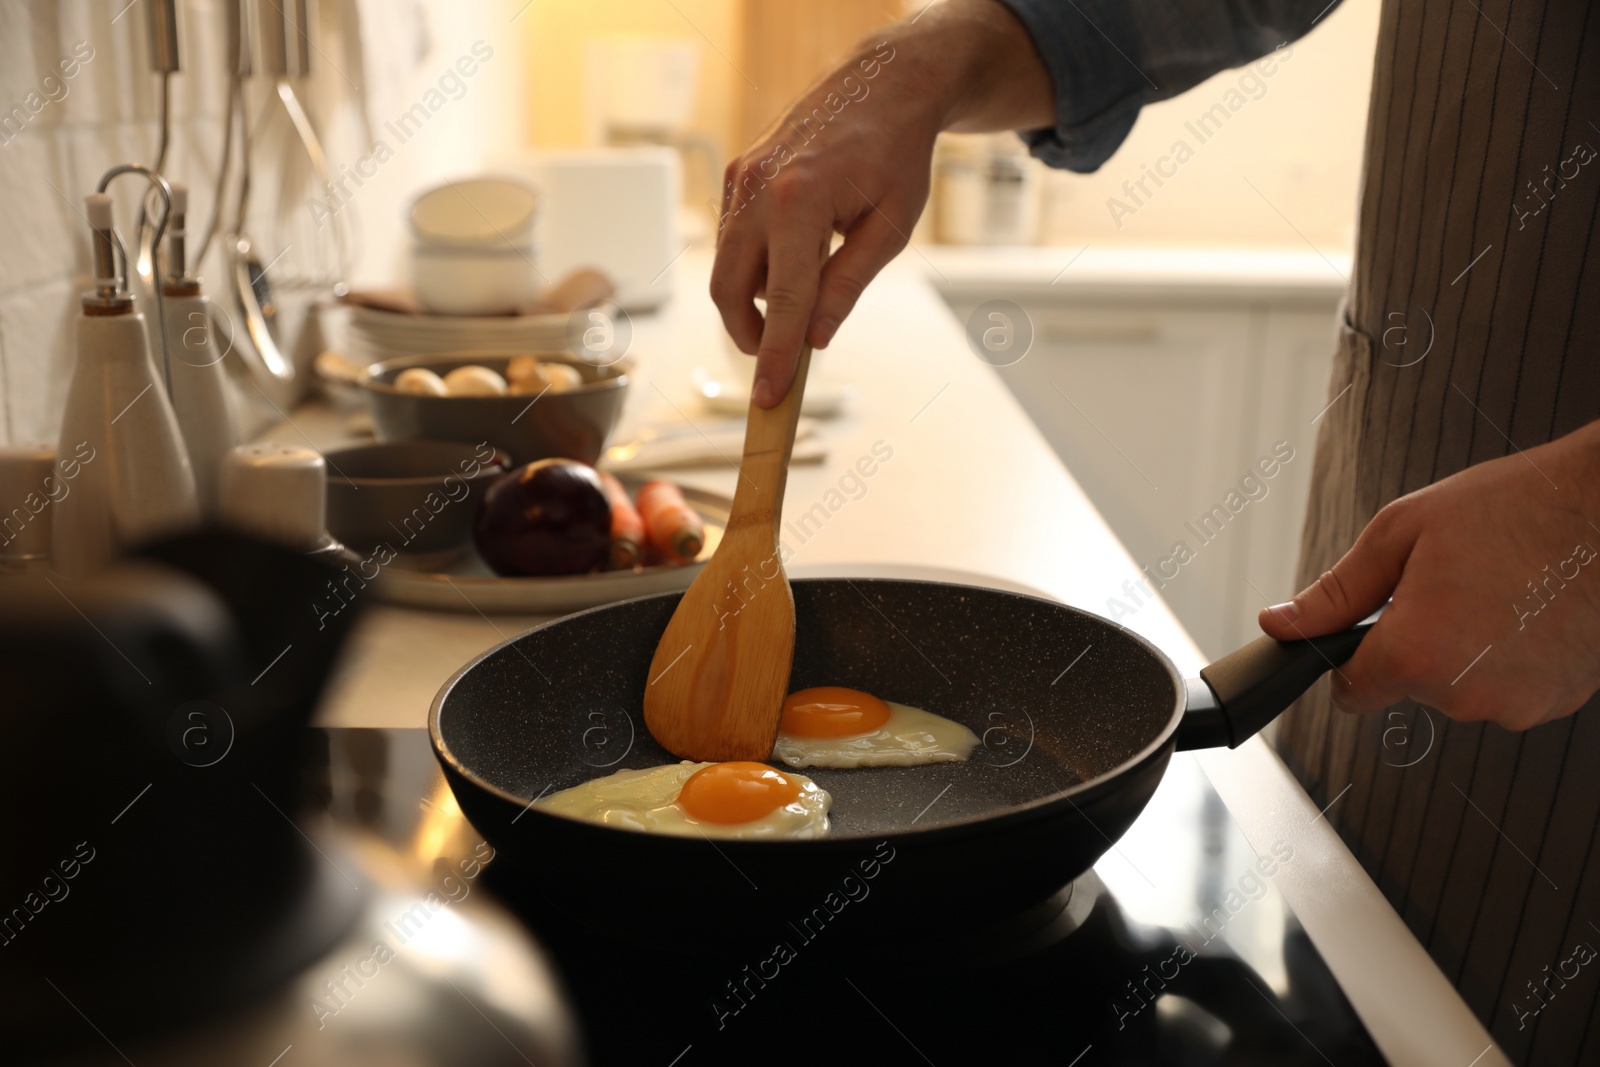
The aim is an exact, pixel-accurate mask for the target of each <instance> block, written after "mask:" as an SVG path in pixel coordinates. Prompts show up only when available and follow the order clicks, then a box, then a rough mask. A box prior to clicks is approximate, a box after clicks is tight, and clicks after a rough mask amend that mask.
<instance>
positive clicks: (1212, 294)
mask: <svg viewBox="0 0 1600 1067" xmlns="http://www.w3.org/2000/svg"><path fill="white" fill-rule="evenodd" d="M945 280H946V282H947V283H949V284H945V285H943V286H941V289H942V291H943V293H944V295H945V297H946V299H947V301H948V302H949V303H950V304H951V307H952V308H953V310H954V311H955V312H956V315H957V317H958V318H960V319H961V320H962V321H963V322H965V321H967V319H968V317H969V316H970V315H971V314H972V313H973V312H974V310H975V309H976V308H977V307H978V306H979V305H980V304H982V303H984V302H985V301H989V300H997V299H998V300H1009V301H1012V302H1014V303H1015V304H1016V305H1018V306H1019V307H1021V308H1022V309H1023V311H1024V312H1025V313H1026V315H1027V317H1028V320H1029V321H1031V323H1032V327H1033V331H1034V342H1033V347H1032V348H1031V349H1030V350H1029V352H1028V354H1027V355H1026V356H1025V357H1024V358H1023V359H1021V360H1020V361H1018V362H1016V363H1014V364H1012V365H1010V366H1006V367H1000V368H997V373H998V374H999V375H1000V377H1001V379H1002V380H1003V381H1004V382H1005V383H1006V384H1007V385H1008V386H1009V387H1010V388H1011V390H1012V391H1013V393H1014V394H1015V395H1016V397H1017V399H1018V400H1019V401H1020V402H1021V404H1022V406H1023V407H1024V408H1025V409H1026V410H1027V412H1028V414H1029V415H1030V416H1031V417H1032V419H1033V420H1034V422H1035V423H1036V424H1037V425H1038V427H1039V429H1040V431H1041V432H1042V433H1043V435H1044V436H1045V438H1046V439H1047V440H1048V441H1049V442H1050V444H1051V445H1052V446H1053V447H1054V448H1055V450H1056V452H1057V453H1058V454H1059V455H1060V457H1061V459H1062V462H1063V463H1064V464H1065V465H1066V467H1067V469H1068V470H1070V471H1071V472H1072V474H1073V476H1074V477H1076V478H1077V480H1078V482H1079V483H1080V484H1081V485H1082V486H1083V488H1084V490H1085V491H1086V492H1087V493H1088V494H1089V497H1090V499H1092V500H1093V501H1094V503H1095V506H1096V507H1097V508H1099V509H1100V511H1101V513H1102V514H1103V515H1104V516H1105V518H1106V520H1107V521H1108V522H1109V523H1110V525H1111V527H1112V529H1113V530H1115V531H1116V532H1117V534H1118V536H1119V537H1120V538H1121V539H1122V541H1123V543H1124V545H1126V547H1127V549H1128V551H1129V553H1130V554H1131V555H1132V556H1133V557H1134V559H1135V560H1136V561H1137V563H1138V564H1140V565H1141V566H1142V567H1148V568H1149V571H1150V572H1152V573H1154V574H1157V575H1158V576H1163V577H1164V578H1165V585H1164V587H1163V588H1161V589H1160V595H1161V596H1162V597H1164V598H1165V599H1166V601H1167V603H1168V604H1169V605H1171V607H1172V609H1173V611H1174V612H1175V613H1176V614H1177V616H1178V618H1179V619H1180V620H1181V621H1182V623H1183V624H1184V626H1185V627H1186V628H1187V629H1188V631H1189V632H1190V634H1192V635H1193V637H1194V639H1195V641H1196V642H1197V643H1198V644H1199V645H1200V647H1201V649H1202V650H1203V651H1204V652H1205V653H1206V654H1207V655H1208V656H1217V655H1219V654H1221V653H1224V652H1227V651H1229V650H1230V649H1232V648H1234V647H1237V646H1238V645H1240V644H1242V643H1244V642H1245V641H1248V640H1250V639H1251V638H1253V637H1254V636H1256V635H1258V634H1259V630H1258V629H1257V628H1256V625H1255V613H1256V611H1257V610H1258V609H1259V608H1260V607H1262V606H1263V605H1264V604H1266V603H1269V602H1276V601H1278V600H1282V599H1284V598H1285V597H1287V596H1288V595H1290V594H1291V593H1292V592H1294V572H1295V565H1296V558H1297V555H1298V551H1299V543H1300V528H1301V524H1302V520H1303V516H1304V514H1305V505H1306V498H1307V495H1308V492H1309V487H1310V476H1311V458H1312V451H1313V445H1314V443H1315V439H1316V426H1315V425H1313V424H1312V420H1313V419H1314V418H1316V417H1317V415H1318V414H1319V412H1320V411H1321V410H1322V408H1323V405H1324V404H1325V403H1326V391H1327V378H1328V371H1329V366H1330V364H1331V359H1332V353H1333V339H1334V322H1335V314H1336V309H1337V304H1338V290H1339V286H1338V285H1336V284H1333V283H1332V282H1328V283H1324V284H1323V285H1322V286H1321V291H1316V287H1312V291H1307V287H1306V286H1304V285H1297V286H1286V287H1285V289H1284V291H1282V292H1275V291H1274V290H1273V288H1272V286H1271V285H1270V284H1267V285H1262V284H1260V283H1259V280H1258V281H1257V283H1256V284H1252V285H1249V286H1240V287H1238V289H1237V290H1230V289H1229V288H1228V287H1227V286H1225V285H1222V286H1218V285H1208V286H1206V287H1204V288H1203V289H1189V290H1182V289H1177V288H1174V287H1171V286H1165V287H1164V286H1150V285H1140V284H1138V281H1137V280H1136V279H1130V280H1129V281H1128V282H1127V283H1126V284H1123V285H1115V284H1112V285H1108V284H1095V285H1092V286H1090V285H1083V286H1080V287H1072V288H1069V287H1063V286H1040V285H1038V284H1007V283H1006V282H1005V281H1004V280H1000V281H998V282H996V283H989V284H986V283H985V281H984V280H983V279H981V278H979V277H973V276H968V277H964V278H962V280H960V281H951V279H949V278H948V277H947V278H946V279H945ZM1334 281H1335V282H1336V281H1337V279H1334ZM1290 455H1292V458H1289V459H1287V460H1285V459H1284V458H1283V457H1285V456H1290ZM1263 461H1265V463H1266V466H1267V469H1269V470H1272V471H1273V474H1272V476H1271V477H1264V476H1263V475H1262V473H1261V471H1260V469H1258V464H1259V463H1262V462H1263ZM1230 493H1232V494H1234V495H1232V496H1230ZM1207 516H1210V519H1209V521H1207V518H1206V517H1207ZM1180 545H1182V546H1184V547H1186V548H1187V555H1185V553H1184V552H1183V551H1182V550H1180V549H1179V546H1180ZM1185 560H1186V561H1185ZM1127 577H1128V579H1129V580H1135V579H1139V578H1142V577H1144V576H1143V575H1141V574H1137V573H1130V574H1129V575H1128V576H1127ZM1111 584H1119V583H1111ZM1150 585H1151V588H1154V583H1150ZM1135 594H1136V595H1129V596H1124V597H1120V598H1117V599H1118V600H1119V601H1120V604H1121V607H1120V608H1119V606H1118V604H1116V603H1112V602H1110V601H1108V602H1107V603H1106V604H1089V605H1083V606H1085V607H1089V608H1091V609H1093V610H1096V611H1100V612H1102V613H1104V614H1107V615H1111V616H1112V617H1119V615H1120V616H1121V617H1126V616H1125V615H1122V614H1121V613H1122V612H1124V611H1129V612H1132V611H1137V610H1138V607H1139V602H1138V599H1137V597H1142V596H1143V594H1142V593H1138V591H1137V590H1135Z"/></svg>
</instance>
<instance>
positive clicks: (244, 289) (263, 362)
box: [228, 0, 294, 382]
mask: <svg viewBox="0 0 1600 1067" xmlns="http://www.w3.org/2000/svg"><path fill="white" fill-rule="evenodd" d="M242 3H243V0H232V5H233V6H234V8H235V9H236V11H238V10H242V7H241V5H242ZM273 3H274V0H262V3H261V5H260V7H261V8H262V9H263V10H262V11H261V17H260V19H259V21H258V22H257V35H258V38H259V42H260V45H261V64H262V67H263V70H264V73H266V74H267V75H269V76H271V77H273V78H274V79H276V78H278V77H281V76H283V75H284V74H286V73H287V71H288V59H287V55H286V52H285V41H284V34H283V20H282V18H281V17H278V16H277V15H276V14H275V9H274V8H273V6H272V5H273ZM269 15H271V16H272V17H270V18H269V17H268V16H269ZM239 23H240V27H241V30H240V32H241V35H242V34H243V32H244V31H243V25H244V20H243V18H242V17H241V18H240V19H239ZM252 73H254V67H253V65H252V63H251V58H250V49H249V48H248V47H247V46H246V45H245V44H244V43H243V41H242V38H241V45H240V48H239V54H238V63H237V65H236V66H235V68H234V82H235V90H236V91H235V93H234V95H235V98H236V100H237V111H236V119H237V121H238V123H239V125H240V127H241V129H242V131H243V136H242V139H241V141H240V148H239V200H238V205H237V207H236V208H235V210H234V219H233V232H232V233H231V234H230V235H229V239H228V247H229V258H230V260H231V262H232V266H233V293H234V299H235V300H236V301H237V303H238V306H239V310H240V311H241V312H242V313H243V315H244V320H245V330H246V332H247V333H248V334H249V337H250V344H249V345H247V346H246V345H242V346H240V347H239V351H240V352H241V353H246V354H247V358H250V361H251V363H252V364H253V367H252V369H253V370H255V371H256V372H257V373H258V374H260V375H262V376H264V377H266V378H268V379H274V378H275V379H277V380H279V381H284V382H287V381H291V380H293V378H294V366H293V365H292V364H291V363H290V362H289V361H288V360H287V359H285V358H284V357H283V352H282V350H281V349H280V348H279V346H278V337H277V313H278V309H277V305H276V304H275V303H274V302H273V297H272V285H271V282H270V281H269V280H268V278H267V272H266V267H265V266H263V265H262V262H261V259H260V257H259V256H257V254H256V250H255V244H254V242H252V241H251V239H250V238H249V236H247V234H246V233H245V220H246V218H247V217H248V215H249V212H250V171H251V161H250V160H251V142H252V141H253V140H254V136H255V134H254V133H253V132H252V131H251V129H250V126H249V122H248V118H247V116H246V114H245V107H246V104H245V98H244V82H245V79H246V78H247V77H249V76H250V75H251V74H252ZM251 357H253V358H251Z"/></svg>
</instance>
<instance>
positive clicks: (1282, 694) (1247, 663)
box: [1178, 604, 1389, 751]
mask: <svg viewBox="0 0 1600 1067" xmlns="http://www.w3.org/2000/svg"><path fill="white" fill-rule="evenodd" d="M1388 606H1389V605H1388V604H1385V605H1383V607H1381V608H1379V609H1378V610H1377V611H1375V612H1373V613H1372V614H1371V615H1369V616H1367V617H1366V618H1365V619H1362V620H1361V621H1360V622H1358V623H1357V624H1356V625H1355V626H1353V627H1351V628H1350V629H1348V630H1344V631H1342V632H1340V633H1336V634H1328V635H1326V636H1324V637H1313V638H1309V639H1307V640H1304V641H1278V640H1275V639H1274V638H1271V637H1260V638H1257V639H1256V640H1254V641H1252V642H1250V643H1249V644H1248V645H1245V646H1244V647H1243V648H1241V649H1239V650H1238V651H1236V652H1230V653H1228V654H1227V655H1226V656H1223V657H1222V658H1221V659H1219V660H1217V661H1216V662H1215V663H1213V664H1211V666H1209V667H1206V668H1205V669H1203V670H1202V671H1201V672H1200V677H1199V678H1191V679H1189V681H1188V687H1189V698H1188V704H1187V710H1185V712H1184V715H1183V721H1182V722H1181V723H1179V724H1178V749H1179V750H1180V751H1183V750H1186V749H1192V748H1220V747H1222V746H1224V745H1226V746H1227V747H1228V748H1238V747H1239V746H1240V745H1242V744H1244V743H1245V742H1246V741H1248V740H1250V738H1252V737H1254V736H1255V735H1256V734H1257V733H1258V732H1259V731H1260V730H1262V729H1263V728H1264V727H1265V726H1266V725H1267V723H1269V722H1271V721H1272V720H1273V719H1276V718H1277V717H1278V715H1279V714H1280V713H1281V712H1283V711H1284V710H1285V709H1286V708H1288V706H1289V705H1290V704H1292V703H1294V702H1295V700H1296V699H1298V698H1299V697H1300V695H1301V694H1302V693H1304V692H1305V691H1306V690H1307V689H1310V688H1311V685H1312V683H1313V682H1315V681H1316V680H1317V679H1318V678H1320V677H1322V675H1323V674H1324V673H1325V672H1327V671H1330V670H1335V669H1337V668H1338V667H1339V665H1340V664H1342V663H1344V662H1345V661H1346V660H1348V659H1349V658H1350V657H1351V656H1352V655H1354V654H1355V651H1356V646H1358V645H1360V644H1361V639H1362V638H1363V637H1365V636H1367V631H1368V630H1370V629H1372V626H1373V624H1374V623H1376V622H1377V621H1378V618H1379V617H1380V616H1381V615H1383V612H1384V609H1385V608H1387V607H1388Z"/></svg>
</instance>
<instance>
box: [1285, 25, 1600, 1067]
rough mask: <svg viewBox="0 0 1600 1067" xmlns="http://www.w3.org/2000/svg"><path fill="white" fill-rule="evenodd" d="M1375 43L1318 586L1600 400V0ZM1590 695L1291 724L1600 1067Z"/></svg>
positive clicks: (1302, 763)
mask: <svg viewBox="0 0 1600 1067" xmlns="http://www.w3.org/2000/svg"><path fill="white" fill-rule="evenodd" d="M1377 49H1378V55H1377V63H1376V73H1375V76H1374V81H1373V87H1372V103H1371V111H1370V118H1369V125H1368V132H1367V145H1366V164H1365V173H1364V175H1363V183H1362V185H1363V191H1362V197H1361V207H1360V212H1361V225H1360V237H1359V240H1358V246H1357V254H1356V263H1355V271H1354V274H1353V275H1352V278H1351V283H1350V292H1349V297H1348V300H1347V302H1346V308H1345V314H1344V317H1343V321H1342V322H1341V328H1340V337H1339V343H1338V351H1337V354H1336V357H1335V361H1334V371H1333V378H1332V381H1331V383H1330V386H1329V391H1328V400H1329V401H1330V402H1331V406H1330V407H1329V408H1328V410H1327V413H1326V414H1325V415H1324V416H1323V418H1322V422H1321V424H1320V426H1319V430H1318V439H1317V449H1316V458H1315V460H1314V466H1315V470H1314V484H1313V489H1312V495H1311V503H1310V506H1309V508H1308V511H1307V516H1306V525H1305V531H1304V534H1303V537H1302V543H1301V565H1300V574H1299V578H1300V582H1301V586H1302V587H1304V586H1305V585H1308V584H1309V583H1310V582H1311V581H1313V580H1315V578H1316V577H1317V575H1319V574H1320V573H1321V572H1323V571H1325V570H1327V569H1328V568H1329V567H1330V566H1331V565H1332V564H1333V563H1334V562H1335V561H1336V560H1337V559H1338V558H1339V557H1340V556H1341V555H1342V554H1343V553H1344V552H1345V551H1346V550H1347V549H1348V548H1349V547H1350V546H1351V545H1352V544H1353V543H1354V542H1355V539H1356V536H1357V534H1359V533H1360V532H1361V529H1362V527H1363V526H1364V525H1365V524H1366V523H1367V521H1368V520H1370V519H1371V518H1372V516H1373V515H1374V514H1376V513H1377V511H1378V509H1379V508H1380V507H1382V506H1383V505H1384V504H1385V503H1387V502H1389V501H1391V500H1393V499H1395V498H1396V497H1398V496H1401V495H1403V494H1405V493H1408V492H1411V491H1412V490H1415V489H1418V488H1420V487H1422V486H1424V485H1427V484H1428V483H1430V482H1433V481H1436V480H1438V479H1440V478H1443V477H1445V476H1447V475H1449V474H1452V473H1454V472H1456V471H1459V470H1461V469H1462V468H1464V467H1467V466H1470V465H1472V464H1475V463H1481V462H1483V461H1485V460H1489V459H1494V458H1496V457H1499V456H1503V455H1506V454H1508V453H1510V452H1511V451H1513V448H1514V447H1515V448H1528V447H1530V446H1532V445H1536V444H1540V443H1542V442H1545V441H1549V440H1551V439H1552V438H1555V437H1559V436H1561V435H1563V434H1566V433H1569V432H1571V431H1573V430H1575V429H1577V428H1578V427H1579V426H1582V425H1583V424H1585V423H1587V422H1589V421H1590V420H1592V419H1595V418H1597V417H1600V246H1597V245H1596V243H1595V242H1593V241H1591V237H1592V235H1593V234H1594V232H1595V227H1596V223H1597V216H1596V208H1597V205H1600V158H1597V157H1596V149H1600V14H1597V13H1595V12H1594V11H1593V10H1592V8H1591V7H1590V5H1589V4H1587V3H1585V2H1583V0H1518V2H1517V3H1510V2H1509V0H1404V2H1401V0H1385V3H1384V7H1383V14H1382V23H1381V28H1380V31H1379V36H1378V45H1377ZM1397 328H1398V330H1397ZM1402 341H1403V342H1404V343H1403V344H1402V343H1400V342H1402ZM1424 353H1426V354H1425V355H1424ZM1513 442H1514V443H1515V444H1514V445H1513ZM1589 510H1590V511H1591V514H1594V513H1600V501H1596V506H1595V507H1593V508H1591V509H1589ZM1508 610H1509V609H1508ZM1596 655H1600V649H1597V650H1596ZM1597 705H1600V701H1594V700H1592V701H1590V703H1589V705H1588V706H1586V707H1585V708H1584V709H1583V710H1581V711H1579V712H1578V713H1577V714H1576V715H1575V716H1571V717H1569V718H1566V719H1563V720H1561V721H1558V722H1554V723H1549V724H1546V725H1544V726H1540V727H1537V728H1535V729H1533V730H1529V731H1527V732H1526V733H1511V732H1509V731H1507V730H1504V729H1502V728H1500V727H1498V726H1494V725H1490V724H1484V723H1473V724H1469V723H1456V722H1451V721H1449V720H1447V719H1445V717H1444V716H1443V715H1441V714H1440V713H1439V712H1438V711H1436V710H1432V709H1425V708H1419V707H1417V706H1415V705H1412V704H1404V705H1401V706H1399V707H1396V708H1394V709H1391V710H1390V711H1389V712H1387V713H1385V714H1382V715H1374V716H1367V717H1355V716H1348V715H1345V714H1343V713H1340V712H1338V711H1335V710H1333V708H1332V707H1331V705H1330V703H1329V700H1328V692H1327V687H1326V683H1323V684H1322V685H1320V686H1319V687H1318V688H1317V689H1316V690H1314V691H1313V692H1312V693H1311V694H1309V695H1308V696H1307V697H1305V698H1304V699H1302V700H1301V701H1300V702H1299V704H1297V705H1296V706H1295V708H1294V709H1292V710H1291V711H1290V712H1289V714H1288V715H1286V716H1285V717H1284V718H1283V720H1281V724H1280V728H1279V731H1278V734H1277V738H1276V745H1277V747H1278V749H1279V751H1280V753H1281V755H1282V756H1283V757H1284V759H1285V761H1286V762H1287V763H1288V764H1289V766H1290V767H1291V768H1292V769H1293V770H1294V772H1295V773H1296V774H1297V775H1298V776H1299V777H1300V779H1301V780H1302V781H1303V782H1304V783H1305V785H1306V787H1307V788H1308V789H1309V790H1310V792H1311V794H1312V796H1313V798H1314V799H1315V800H1316V802H1317V806H1318V807H1321V806H1322V805H1324V804H1328V803H1329V802H1331V801H1334V800H1335V799H1336V798H1339V797H1340V794H1341V792H1343V791H1345V790H1346V787H1347V786H1348V787H1349V789H1348V792H1345V793H1344V795H1343V796H1342V798H1339V799H1338V803H1336V804H1334V805H1333V807H1332V808H1330V809H1329V812H1328V818H1329V819H1330V821H1331V822H1332V823H1333V825H1334V826H1335V827H1336V828H1337V829H1338V831H1339V833H1340V834H1341V835H1342V836H1343V838H1344V840H1345V842H1346V843H1347V844H1348V845H1349V847H1350V848H1351V850H1352V851H1353V852H1354V853H1355V855H1356V857H1357V858H1358V859H1359V860H1360V861H1361V863H1362V864H1363V866H1365V868H1366V869H1367V871H1368V872H1369V873H1370V874H1371V875H1372V877H1373V879H1374V880H1375V881H1376V882H1377V884H1378V886H1379V888H1380V889H1381V890H1382V891H1383V892H1384V894H1385V895H1386V896H1387V897H1388V899H1389V900H1390V902H1391V903H1392V904H1393V905H1394V907H1395V909H1396V910H1397V911H1398V912H1399V913H1400V915H1401V916H1402V917H1403V918H1404V920H1405V922H1406V924H1407V925H1408V926H1409V927H1410V928H1411V930H1412V932H1413V933H1414V934H1415V935H1416V936H1417V938H1418V939H1419V940H1420V941H1421V942H1422V944H1423V945H1424V946H1425V947H1426V948H1427V950H1428V952H1429V953H1430V954H1431V955H1432V956H1433V958H1434V960H1435V961H1436V962H1437V963H1438V965H1439V966H1440V968H1442V969H1443V971H1444V973H1445V975H1446V976H1448V977H1449V978H1450V979H1451V980H1452V981H1453V982H1454V983H1455V984H1456V986H1457V988H1458V989H1459V990H1460V992H1461V995H1462V997H1463V998H1464V999H1465V1000H1466V1002H1467V1004H1468V1005H1470V1006H1471V1008H1472V1010H1473V1011H1474V1012H1475V1013H1476V1014H1477V1015H1478V1017H1479V1018H1480V1019H1482V1020H1483V1022H1484V1024H1485V1025H1486V1026H1487V1027H1488V1028H1489V1030H1490V1031H1491V1032H1492V1034H1493V1035H1494V1037H1495V1039H1496V1040H1497V1041H1499V1042H1500V1043H1501V1045H1502V1046H1503V1047H1504V1048H1505V1050H1506V1052H1507V1053H1508V1054H1509V1055H1510V1056H1511V1058H1512V1059H1513V1060H1514V1061H1517V1062H1519V1063H1528V1064H1573V1063H1580V1062H1581V1063H1600V1024H1597V1025H1591V1019H1592V1018H1593V1017H1594V1016H1595V1015H1596V1013H1597V1011H1600V959H1595V960H1593V962H1587V961H1585V960H1584V957H1585V956H1587V955H1591V954H1592V953H1593V951H1594V950H1597V949H1600V847H1597V841H1596V834H1597V831H1600V706H1597ZM1580 945H1583V946H1587V948H1580V947H1578V946H1580ZM1574 971H1576V973H1575V974H1574Z"/></svg>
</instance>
